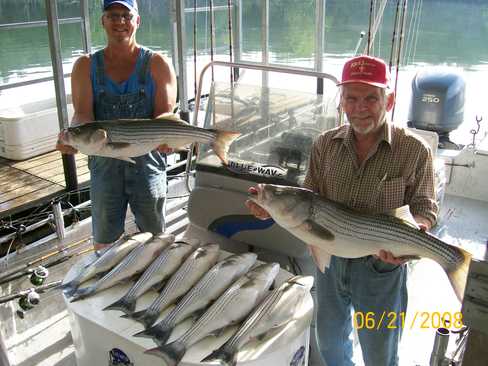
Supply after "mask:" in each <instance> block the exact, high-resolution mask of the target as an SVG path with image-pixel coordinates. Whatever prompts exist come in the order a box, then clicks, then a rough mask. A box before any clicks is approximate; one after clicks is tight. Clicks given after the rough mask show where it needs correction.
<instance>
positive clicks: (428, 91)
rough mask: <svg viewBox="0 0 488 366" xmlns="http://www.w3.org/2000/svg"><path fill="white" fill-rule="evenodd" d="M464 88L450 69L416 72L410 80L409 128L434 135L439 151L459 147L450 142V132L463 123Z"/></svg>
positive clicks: (462, 81) (454, 72)
mask: <svg viewBox="0 0 488 366" xmlns="http://www.w3.org/2000/svg"><path fill="white" fill-rule="evenodd" d="M465 89H466V84H465V82H464V79H463V78H462V76H461V75H460V74H459V73H457V72H456V71H453V70H451V69H448V68H439V69H425V70H422V71H419V72H417V74H416V75H415V77H414V78H413V80H412V100H411V103H410V111H409V114H408V126H409V127H415V128H419V129H422V130H429V131H435V132H437V134H438V135H439V147H441V148H458V146H457V145H456V144H454V143H452V142H451V141H450V140H449V132H451V131H454V130H455V129H456V128H458V127H459V125H461V123H463V120H464V94H465Z"/></svg>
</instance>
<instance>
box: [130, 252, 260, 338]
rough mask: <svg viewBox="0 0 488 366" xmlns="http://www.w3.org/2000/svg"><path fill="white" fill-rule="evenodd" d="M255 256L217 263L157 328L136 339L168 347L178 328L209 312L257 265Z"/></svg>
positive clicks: (234, 257)
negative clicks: (211, 304) (198, 315)
mask: <svg viewBox="0 0 488 366" xmlns="http://www.w3.org/2000/svg"><path fill="white" fill-rule="evenodd" d="M256 259H257V255H256V254H255V253H244V254H235V255H232V256H230V257H227V258H225V259H224V260H222V261H220V262H218V263H217V264H215V265H214V266H213V267H212V268H211V269H210V271H208V272H207V273H206V274H205V276H203V277H202V278H201V279H200V280H199V281H198V282H197V283H196V284H195V286H193V287H192V289H191V290H190V291H189V292H188V293H187V294H186V295H185V296H184V297H183V298H182V299H181V300H180V301H179V302H178V303H177V304H176V306H175V307H174V308H173V309H172V310H171V311H170V312H169V313H168V314H167V315H166V316H165V317H164V318H163V320H161V321H160V322H159V323H157V324H156V325H154V326H153V327H151V328H149V329H146V330H144V331H142V332H139V333H137V334H134V336H136V337H146V338H152V339H153V340H154V342H156V344H157V345H158V346H162V345H164V344H166V341H167V340H168V339H169V337H170V336H171V334H172V333H173V329H174V328H175V326H176V325H177V324H178V323H179V322H181V321H183V320H185V319H186V318H188V317H189V316H190V315H192V314H195V313H196V312H199V311H201V310H203V309H205V308H206V307H207V306H208V305H209V304H210V303H211V302H212V301H214V300H216V299H217V298H218V297H219V296H220V295H221V294H222V293H224V291H225V290H226V289H227V288H228V287H229V286H230V285H231V284H232V283H233V282H234V281H236V280H237V279H238V278H239V277H241V276H242V275H243V274H244V273H246V272H247V271H248V270H249V269H250V268H251V267H252V266H253V264H254V263H255V262H256Z"/></svg>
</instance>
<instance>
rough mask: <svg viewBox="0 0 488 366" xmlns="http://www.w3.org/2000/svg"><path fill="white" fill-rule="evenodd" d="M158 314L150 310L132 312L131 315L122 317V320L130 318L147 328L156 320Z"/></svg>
mask: <svg viewBox="0 0 488 366" xmlns="http://www.w3.org/2000/svg"><path fill="white" fill-rule="evenodd" d="M158 316H159V313H158V312H156V311H153V310H150V309H145V310H141V311H136V312H133V313H132V314H125V315H122V318H131V319H134V320H135V321H137V322H139V323H141V324H142V325H144V328H149V327H150V326H151V325H153V324H154V322H155V321H156V319H157V318H158Z"/></svg>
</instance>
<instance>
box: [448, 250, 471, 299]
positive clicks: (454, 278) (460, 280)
mask: <svg viewBox="0 0 488 366" xmlns="http://www.w3.org/2000/svg"><path fill="white" fill-rule="evenodd" d="M459 250H460V251H461V253H462V255H463V261H462V262H461V264H460V265H459V266H457V267H456V269H455V270H452V271H447V277H449V281H450V282H451V285H452V287H453V289H454V292H455V293H456V296H457V298H458V299H459V301H462V300H463V296H464V289H465V288H466V281H467V280H468V271H469V264H470V263H471V258H472V257H473V256H472V255H471V253H469V252H467V251H466V250H464V249H461V248H459Z"/></svg>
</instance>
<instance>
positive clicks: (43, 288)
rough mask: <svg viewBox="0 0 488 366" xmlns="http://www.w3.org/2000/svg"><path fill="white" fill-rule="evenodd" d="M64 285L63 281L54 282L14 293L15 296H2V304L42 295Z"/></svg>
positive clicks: (0, 298) (0, 302) (0, 300)
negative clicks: (32, 295) (31, 295)
mask: <svg viewBox="0 0 488 366" xmlns="http://www.w3.org/2000/svg"><path fill="white" fill-rule="evenodd" d="M62 283H63V281H61V280H59V281H54V282H49V283H46V284H45V285H41V286H39V287H30V288H28V289H25V290H21V291H18V292H16V293H13V294H10V295H6V296H2V297H0V304H4V303H6V302H9V301H12V300H15V299H18V298H22V297H24V296H27V295H29V294H30V293H37V294H42V293H44V292H46V291H47V290H49V289H51V288H55V287H58V286H59V285H61V284H62ZM38 302H39V301H37V303H38ZM35 305H36V304H35Z"/></svg>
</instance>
